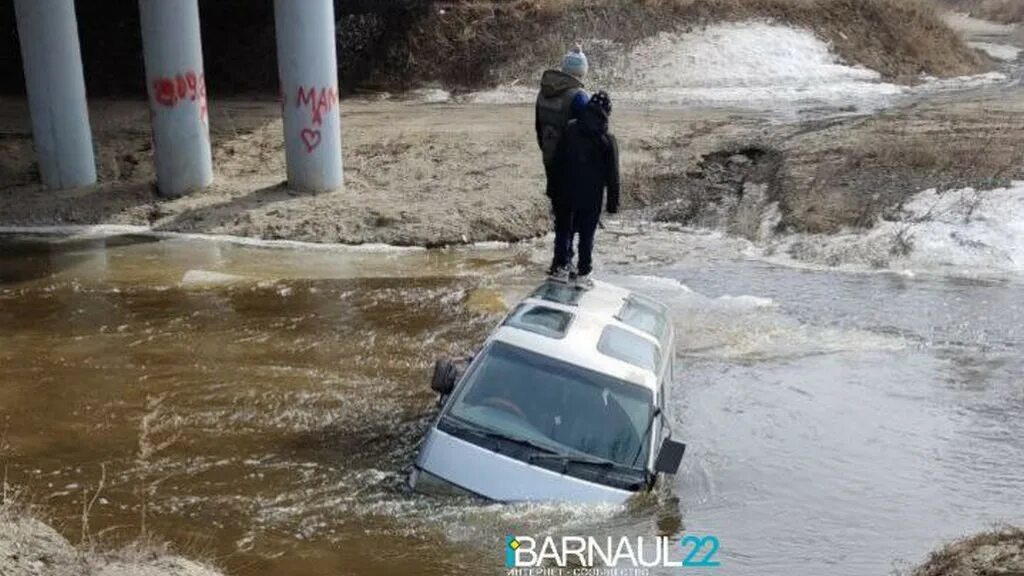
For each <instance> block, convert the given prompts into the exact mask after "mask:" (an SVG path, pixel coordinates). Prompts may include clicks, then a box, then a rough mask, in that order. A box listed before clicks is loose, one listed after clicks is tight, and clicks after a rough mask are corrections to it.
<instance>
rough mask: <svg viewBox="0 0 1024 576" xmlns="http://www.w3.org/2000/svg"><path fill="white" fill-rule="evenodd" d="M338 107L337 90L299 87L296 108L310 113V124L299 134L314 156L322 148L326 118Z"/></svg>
mask: <svg viewBox="0 0 1024 576" xmlns="http://www.w3.org/2000/svg"><path fill="white" fill-rule="evenodd" d="M337 105H338V89H337V88H316V87H315V86H313V87H309V88H307V87H305V86H299V89H298V91H297V94H296V99H295V107H296V108H305V109H306V110H307V111H308V112H309V123H308V124H306V125H304V127H303V128H302V130H301V131H300V132H299V137H300V138H302V143H303V144H305V145H306V152H307V153H310V154H312V153H313V151H314V150H316V149H317V148H318V147H319V146H320V142H321V140H322V139H323V135H322V134H321V132H320V128H321V126H323V123H324V116H326V115H327V114H330V113H331V112H332V111H333V110H334V107H335V106H337Z"/></svg>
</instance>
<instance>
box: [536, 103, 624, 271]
mask: <svg viewBox="0 0 1024 576" xmlns="http://www.w3.org/2000/svg"><path fill="white" fill-rule="evenodd" d="M611 112H612V102H611V98H609V97H608V94H606V93H605V92H598V93H597V94H594V96H593V97H592V98H590V101H589V102H588V103H587V105H586V106H585V107H584V108H583V110H582V111H581V112H580V116H579V118H578V119H575V120H572V121H570V122H569V125H568V126H567V127H566V129H565V133H564V134H563V136H562V138H561V141H560V142H559V145H558V149H557V151H556V153H555V157H554V162H553V164H552V170H551V173H552V180H554V182H553V183H552V184H553V186H552V188H553V190H554V195H553V196H552V198H551V202H552V206H553V208H554V212H555V246H554V252H555V255H554V260H553V262H552V265H551V277H552V279H554V280H558V281H561V282H568V281H569V277H570V266H571V265H572V256H573V254H572V253H573V250H572V244H573V239H574V237H576V236H578V237H579V246H578V249H579V263H578V268H577V271H578V276H577V278H576V285H577V286H579V287H581V288H590V287H591V286H593V281H592V280H591V279H590V272H591V270H592V268H593V257H592V253H593V250H594V235H595V234H596V233H597V226H598V223H599V222H600V220H601V209H602V205H604V204H605V203H606V202H605V191H607V209H608V213H609V214H615V213H616V212H618V211H619V147H618V143H617V142H616V140H615V136H614V135H612V134H611V133H610V132H609V131H608V118H609V117H610V116H611Z"/></svg>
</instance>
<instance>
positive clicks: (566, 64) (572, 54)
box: [562, 44, 590, 79]
mask: <svg viewBox="0 0 1024 576" xmlns="http://www.w3.org/2000/svg"><path fill="white" fill-rule="evenodd" d="M589 68H590V65H589V64H588V63H587V55H586V54H584V53H583V47H582V46H580V45H579V44H576V45H575V46H573V47H572V50H569V53H568V54H566V55H565V58H563V59H562V72H565V73H566V74H571V75H573V76H575V77H577V78H581V79H582V78H583V77H584V76H586V75H587V70H588V69H589Z"/></svg>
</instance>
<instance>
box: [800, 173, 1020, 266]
mask: <svg viewBox="0 0 1024 576" xmlns="http://www.w3.org/2000/svg"><path fill="white" fill-rule="evenodd" d="M783 245H784V248H783V249H784V250H785V251H786V253H788V254H789V255H790V256H793V257H795V258H796V259H798V260H802V261H805V262H816V263H820V264H826V265H830V266H842V265H853V266H858V265H865V266H869V267H872V268H890V269H892V268H896V269H905V270H909V271H914V270H917V271H928V272H938V273H944V274H952V275H957V276H977V275H987V274H993V273H994V274H1002V273H1007V272H1009V273H1024V182H1014V183H1013V184H1012V185H1011V186H1009V187H1007V188H998V189H995V190H984V191H979V190H975V189H973V188H965V189H962V190H949V191H945V192H939V191H937V190H934V189H931V190H925V191H923V192H920V193H918V194H917V195H915V196H914V197H913V198H911V200H910V201H909V202H907V203H906V204H905V205H904V207H903V212H902V214H901V216H900V218H899V219H897V220H895V221H888V220H885V221H879V222H878V223H877V224H876V225H875V226H874V227H873V228H872V229H871V230H869V231H867V232H859V231H850V232H848V233H845V234H839V235H835V236H817V235H796V236H793V237H789V238H787V239H785V240H784V241H783Z"/></svg>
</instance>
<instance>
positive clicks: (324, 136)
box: [274, 0, 344, 192]
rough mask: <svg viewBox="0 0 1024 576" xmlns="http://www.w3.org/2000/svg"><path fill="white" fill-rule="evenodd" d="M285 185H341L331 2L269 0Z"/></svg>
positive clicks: (315, 189) (307, 187) (309, 187)
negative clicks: (273, 23)
mask: <svg viewBox="0 0 1024 576" xmlns="http://www.w3.org/2000/svg"><path fill="white" fill-rule="evenodd" d="M274 16H275V21H276V29H277V63H278V69H279V70H278V72H279V74H280V80H281V107H282V115H283V116H284V138H285V155H286V160H287V163H288V185H289V186H290V187H291V188H293V189H296V190H304V191H312V192H318V191H325V190H333V189H336V188H340V187H341V186H342V185H343V184H344V175H343V171H342V162H341V114H340V113H339V110H338V54H337V42H336V40H335V25H334V2H333V1H332V0H274Z"/></svg>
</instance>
